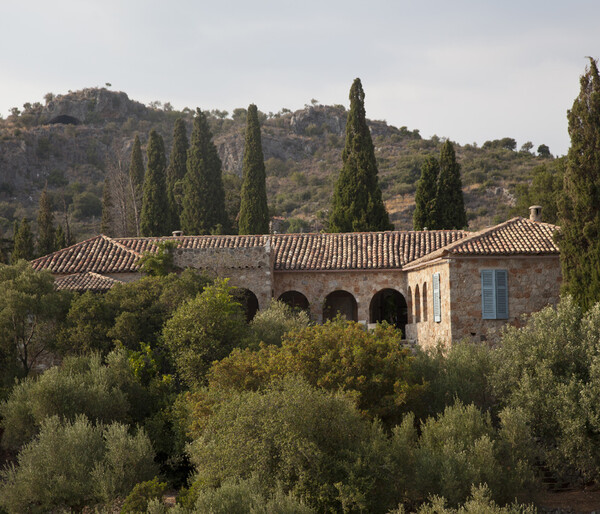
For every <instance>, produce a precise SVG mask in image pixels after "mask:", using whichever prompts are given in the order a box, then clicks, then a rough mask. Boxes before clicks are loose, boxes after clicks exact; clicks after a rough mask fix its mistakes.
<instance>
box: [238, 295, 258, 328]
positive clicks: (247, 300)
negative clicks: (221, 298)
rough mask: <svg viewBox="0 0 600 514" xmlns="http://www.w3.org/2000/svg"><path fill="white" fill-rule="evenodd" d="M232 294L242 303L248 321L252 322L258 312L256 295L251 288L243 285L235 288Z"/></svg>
mask: <svg viewBox="0 0 600 514" xmlns="http://www.w3.org/2000/svg"><path fill="white" fill-rule="evenodd" d="M232 296H233V297H234V298H235V299H236V300H237V301H238V302H240V303H241V304H242V308H243V309H244V313H245V314H246V321H247V322H248V323H250V322H251V321H252V320H253V319H254V316H256V313H257V312H258V298H256V295H255V294H254V293H253V292H252V291H250V289H244V288H241V287H238V288H237V289H234V291H233V293H232Z"/></svg>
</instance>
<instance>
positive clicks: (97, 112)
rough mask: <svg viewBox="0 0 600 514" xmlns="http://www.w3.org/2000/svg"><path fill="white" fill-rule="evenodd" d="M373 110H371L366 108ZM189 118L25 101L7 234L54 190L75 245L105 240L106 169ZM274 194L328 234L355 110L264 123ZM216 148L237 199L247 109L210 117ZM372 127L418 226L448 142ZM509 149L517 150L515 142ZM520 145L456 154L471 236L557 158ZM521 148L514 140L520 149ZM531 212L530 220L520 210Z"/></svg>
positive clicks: (275, 201)
mask: <svg viewBox="0 0 600 514" xmlns="http://www.w3.org/2000/svg"><path fill="white" fill-rule="evenodd" d="M367 112H368V104H367ZM179 116H183V117H184V118H185V119H186V121H187V123H188V128H189V130H190V131H191V124H192V117H193V111H192V110H190V109H185V110H184V111H183V112H177V111H174V110H173V109H172V108H171V107H170V105H169V104H166V105H164V106H161V105H158V104H151V105H150V106H144V105H143V104H141V103H139V102H136V101H133V100H131V99H129V97H128V96H127V95H126V94H125V93H123V92H114V91H109V90H107V89H105V88H94V89H84V90H82V91H76V92H69V93H68V94H64V95H59V96H54V95H51V94H48V95H46V98H45V104H41V103H34V104H25V105H24V106H23V109H22V111H19V110H16V109H13V111H12V114H11V115H10V116H9V117H8V118H7V119H6V120H2V121H0V230H1V231H2V232H3V233H4V234H5V235H6V234H10V232H11V226H12V222H13V220H14V219H16V218H22V217H23V216H27V217H29V218H31V219H35V212H36V209H37V201H38V198H39V194H40V192H41V190H42V189H43V187H44V185H45V184H47V186H48V189H49V191H50V192H51V195H52V198H53V201H54V206H55V209H56V211H57V214H56V215H57V219H58V220H62V219H64V218H65V216H67V217H68V219H69V220H70V223H71V225H72V227H73V229H74V232H75V235H76V237H77V239H82V238H84V237H87V236H89V235H92V234H94V233H97V232H98V231H99V225H100V222H99V216H100V214H101V208H100V198H101V194H102V184H103V180H104V177H105V175H106V173H107V172H108V170H110V168H111V167H114V166H125V167H126V166H127V165H128V161H129V153H130V147H131V144H132V142H133V138H134V136H135V134H136V133H137V134H139V135H140V138H141V139H142V143H144V142H145V141H146V138H147V135H148V133H149V132H150V130H151V129H152V128H155V129H157V130H158V131H159V132H160V133H161V134H162V135H163V137H164V138H165V144H166V147H167V149H169V148H170V145H171V139H172V136H171V134H172V128H173V123H174V121H175V119H176V118H177V117H179ZM261 116H262V120H261V121H262V135H263V149H264V155H265V164H266V168H267V187H268V195H269V205H270V208H271V210H272V214H273V215H276V216H281V217H283V218H285V219H286V220H287V223H286V224H285V226H286V227H287V229H288V230H296V231H298V230H303V231H307V230H320V229H322V228H323V227H324V222H325V220H326V218H327V209H328V207H329V201H330V198H331V194H332V191H333V185H334V183H335V180H336V177H337V174H338V172H339V169H340V167H341V152H342V149H343V145H344V131H345V125H346V111H345V108H344V107H343V106H341V105H337V106H322V105H310V106H306V107H305V108H304V109H302V110H299V111H296V112H290V111H289V110H287V109H282V110H281V111H280V112H278V113H275V114H273V113H269V114H261ZM210 122H211V126H212V130H213V134H214V141H215V144H216V145H217V148H218V150H219V154H220V156H221V159H222V161H223V168H224V171H225V172H226V173H228V174H231V175H230V176H229V178H228V179H227V180H226V184H227V187H229V188H230V189H231V191H229V193H230V195H233V196H235V194H236V191H235V189H236V188H238V187H239V183H240V182H239V180H238V179H236V178H235V176H236V175H237V176H239V175H240V173H241V166H242V156H243V151H244V123H245V109H235V110H234V111H233V113H226V112H224V111H212V112H211V113H210ZM369 126H370V128H371V133H372V136H373V142H374V144H375V148H376V155H377V159H378V163H379V177H380V183H381V186H382V190H383V195H384V199H385V202H386V205H387V208H388V210H389V212H390V215H391V219H392V221H393V222H394V224H395V226H396V228H397V229H409V228H410V227H411V217H412V210H413V200H414V191H415V185H416V181H417V179H418V177H419V173H420V166H421V163H422V161H423V159H424V158H425V156H427V155H428V154H436V155H437V154H438V153H439V147H440V143H441V141H440V139H439V138H437V137H435V136H434V137H433V138H431V139H424V138H422V137H421V136H420V134H419V131H418V130H409V129H407V128H406V127H400V128H397V127H393V126H390V125H388V124H387V123H385V122H384V121H370V122H369ZM506 141H508V142H509V143H508V144H506ZM510 141H512V140H510V138H505V140H500V141H494V142H489V144H488V143H486V144H485V145H483V148H477V147H476V146H473V145H465V146H459V145H457V146H456V150H457V155H458V158H459V161H460V162H461V165H462V171H463V185H464V192H465V199H466V206H467V210H468V217H469V227H470V228H471V229H477V228H480V227H482V226H485V225H489V224H491V223H492V222H497V221H501V220H503V219H505V218H506V217H508V215H509V212H510V210H511V208H512V207H513V206H514V203H515V197H514V192H515V188H516V186H517V184H519V183H522V182H524V181H527V180H529V177H530V174H531V170H532V169H533V168H534V167H535V166H537V165H539V164H542V163H545V162H548V161H549V159H551V157H545V158H542V157H539V156H535V155H534V154H533V153H531V152H530V151H528V150H521V151H516V149H515V148H514V145H513V147H512V148H511V144H510ZM513 142H514V141H513ZM522 214H523V215H526V213H522Z"/></svg>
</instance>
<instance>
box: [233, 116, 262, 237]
mask: <svg viewBox="0 0 600 514" xmlns="http://www.w3.org/2000/svg"><path fill="white" fill-rule="evenodd" d="M242 177H243V182H242V192H241V198H240V214H239V221H238V227H239V233H240V234H267V233H268V232H269V208H268V206H267V185H266V175H265V161H264V157H263V151H262V141H261V137H260V124H259V122H258V110H257V108H256V105H254V104H251V105H249V106H248V115H247V119H246V143H245V147H244V161H243V166H242Z"/></svg>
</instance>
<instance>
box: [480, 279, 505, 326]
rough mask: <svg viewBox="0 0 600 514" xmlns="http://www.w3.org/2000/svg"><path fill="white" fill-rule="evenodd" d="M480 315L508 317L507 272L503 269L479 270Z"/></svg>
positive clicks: (498, 317)
mask: <svg viewBox="0 0 600 514" xmlns="http://www.w3.org/2000/svg"><path fill="white" fill-rule="evenodd" d="M481 317H482V318H483V319H508V273H507V272H506V270H505V269H484V270H481Z"/></svg>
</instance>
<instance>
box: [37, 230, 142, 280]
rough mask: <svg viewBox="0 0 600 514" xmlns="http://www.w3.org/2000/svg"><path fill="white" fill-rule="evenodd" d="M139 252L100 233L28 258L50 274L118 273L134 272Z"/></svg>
mask: <svg viewBox="0 0 600 514" xmlns="http://www.w3.org/2000/svg"><path fill="white" fill-rule="evenodd" d="M141 256H142V254H141V253H138V252H136V251H135V250H133V249H130V248H127V247H126V246H124V245H122V244H121V243H120V242H118V241H117V240H115V239H111V238H110V237H107V236H104V235H99V236H96V237H93V238H91V239H87V240H85V241H82V242H81V243H77V244H74V245H73V246H69V247H68V248H64V249H62V250H59V251H57V252H54V253H51V254H49V255H45V256H44V257H39V258H38V259H34V260H33V261H31V265H32V266H33V268H34V269H47V270H50V271H51V272H52V273H60V274H73V273H81V272H86V271H94V272H97V273H119V272H128V271H137V267H136V266H135V263H136V261H137V260H138V259H139V258H140V257H141Z"/></svg>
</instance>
